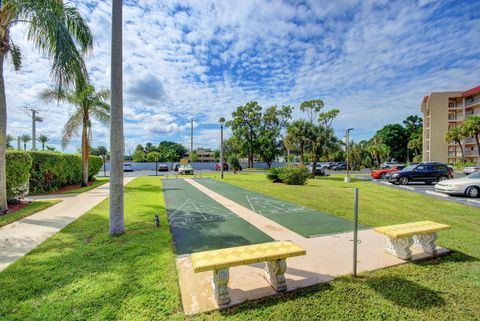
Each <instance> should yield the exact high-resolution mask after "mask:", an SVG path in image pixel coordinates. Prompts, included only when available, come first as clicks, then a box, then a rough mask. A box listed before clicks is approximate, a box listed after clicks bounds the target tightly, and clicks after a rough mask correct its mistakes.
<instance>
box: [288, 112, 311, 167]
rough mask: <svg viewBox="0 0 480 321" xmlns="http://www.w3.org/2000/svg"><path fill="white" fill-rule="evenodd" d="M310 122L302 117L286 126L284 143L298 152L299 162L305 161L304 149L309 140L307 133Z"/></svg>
mask: <svg viewBox="0 0 480 321" xmlns="http://www.w3.org/2000/svg"><path fill="white" fill-rule="evenodd" d="M311 127H312V124H311V123H310V122H308V121H305V120H303V119H300V120H296V121H294V122H292V124H291V125H290V126H288V127H287V136H286V137H285V145H286V146H287V147H288V148H289V149H296V150H298V153H299V154H300V162H301V163H302V164H303V163H305V156H304V155H305V149H306V148H307V144H308V142H309V139H308V133H309V131H310V128H311Z"/></svg>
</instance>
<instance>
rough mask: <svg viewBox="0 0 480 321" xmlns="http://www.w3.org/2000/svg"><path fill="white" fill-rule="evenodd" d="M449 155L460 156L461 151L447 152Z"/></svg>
mask: <svg viewBox="0 0 480 321" xmlns="http://www.w3.org/2000/svg"><path fill="white" fill-rule="evenodd" d="M448 156H449V157H462V153H460V152H448Z"/></svg>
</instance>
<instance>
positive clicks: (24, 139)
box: [20, 134, 32, 150]
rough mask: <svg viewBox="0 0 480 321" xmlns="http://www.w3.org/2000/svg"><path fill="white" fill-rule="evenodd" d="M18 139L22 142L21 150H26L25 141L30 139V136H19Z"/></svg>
mask: <svg viewBox="0 0 480 321" xmlns="http://www.w3.org/2000/svg"><path fill="white" fill-rule="evenodd" d="M20 140H21V141H22V142H23V150H27V143H28V142H30V141H31V140H32V137H31V136H30V135H28V134H24V135H22V136H20Z"/></svg>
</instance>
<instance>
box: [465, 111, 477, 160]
mask: <svg viewBox="0 0 480 321" xmlns="http://www.w3.org/2000/svg"><path fill="white" fill-rule="evenodd" d="M462 131H463V132H464V134H465V135H466V136H473V137H474V138H475V142H476V143H477V152H478V157H477V162H478V163H480V116H471V117H468V118H467V120H465V122H464V123H463V124H462Z"/></svg>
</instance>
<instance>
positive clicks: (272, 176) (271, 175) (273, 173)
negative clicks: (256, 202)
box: [267, 168, 282, 183]
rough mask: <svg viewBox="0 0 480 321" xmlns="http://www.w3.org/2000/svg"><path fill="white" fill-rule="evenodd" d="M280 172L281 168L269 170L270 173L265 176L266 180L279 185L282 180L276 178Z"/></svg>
mask: <svg viewBox="0 0 480 321" xmlns="http://www.w3.org/2000/svg"><path fill="white" fill-rule="evenodd" d="M280 172H281V168H270V171H269V172H268V174H267V178H268V179H269V180H271V181H272V182H274V183H280V182H282V180H281V179H280V178H279V177H278V175H279V174H280Z"/></svg>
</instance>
